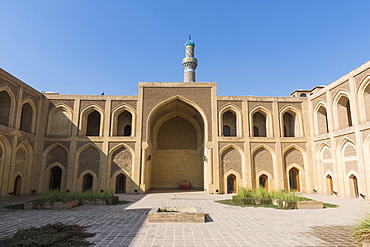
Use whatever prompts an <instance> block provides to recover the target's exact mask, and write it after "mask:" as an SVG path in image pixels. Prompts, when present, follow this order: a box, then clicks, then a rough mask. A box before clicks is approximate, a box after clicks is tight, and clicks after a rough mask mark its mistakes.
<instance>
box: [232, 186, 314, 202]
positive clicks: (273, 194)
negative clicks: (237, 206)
mask: <svg viewBox="0 0 370 247" xmlns="http://www.w3.org/2000/svg"><path fill="white" fill-rule="evenodd" d="M236 198H261V199H279V200H283V201H294V202H296V201H312V199H309V198H305V197H302V196H300V195H297V194H296V193H294V192H291V191H284V190H279V191H268V190H267V189H266V188H263V187H259V188H258V189H256V190H252V189H248V188H245V187H239V188H238V194H237V196H236Z"/></svg>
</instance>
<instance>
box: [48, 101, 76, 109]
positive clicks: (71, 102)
mask: <svg viewBox="0 0 370 247" xmlns="http://www.w3.org/2000/svg"><path fill="white" fill-rule="evenodd" d="M49 102H50V103H49V110H51V109H52V108H54V107H55V106H56V105H66V106H68V107H69V108H71V109H72V110H73V106H74V100H64V99H58V100H57V99H50V100H49Z"/></svg>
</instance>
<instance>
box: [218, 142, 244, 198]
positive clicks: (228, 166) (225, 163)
mask: <svg viewBox="0 0 370 247" xmlns="http://www.w3.org/2000/svg"><path fill="white" fill-rule="evenodd" d="M219 155H220V158H219V159H220V161H221V164H220V165H221V167H220V171H221V172H222V173H221V174H222V176H221V178H222V179H223V181H224V188H225V189H224V190H225V192H226V193H227V192H228V191H227V188H228V184H227V182H228V180H227V179H228V176H229V175H230V174H233V175H234V176H235V178H236V179H237V181H240V179H241V178H242V174H243V167H242V164H243V163H244V152H243V150H242V149H241V148H239V147H238V146H235V145H233V144H229V145H227V146H225V147H224V148H222V149H221V150H220V152H219Z"/></svg>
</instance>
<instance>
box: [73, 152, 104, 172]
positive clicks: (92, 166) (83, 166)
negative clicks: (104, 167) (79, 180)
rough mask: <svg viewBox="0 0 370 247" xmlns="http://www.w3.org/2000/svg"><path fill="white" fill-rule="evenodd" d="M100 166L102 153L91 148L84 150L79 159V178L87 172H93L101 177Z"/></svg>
mask: <svg viewBox="0 0 370 247" xmlns="http://www.w3.org/2000/svg"><path fill="white" fill-rule="evenodd" d="M99 166H100V153H99V151H98V150H97V149H96V148H94V147H92V146H90V147H87V148H86V149H84V150H83V151H82V152H81V153H80V156H79V157H78V176H80V175H81V173H82V172H84V171H85V170H92V171H93V172H95V174H96V175H97V176H99Z"/></svg>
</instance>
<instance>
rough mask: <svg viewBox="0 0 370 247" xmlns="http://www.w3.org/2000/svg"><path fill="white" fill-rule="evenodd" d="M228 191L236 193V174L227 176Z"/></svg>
mask: <svg viewBox="0 0 370 247" xmlns="http://www.w3.org/2000/svg"><path fill="white" fill-rule="evenodd" d="M227 193H228V194H230V193H236V177H235V175H234V174H230V175H229V176H227Z"/></svg>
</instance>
